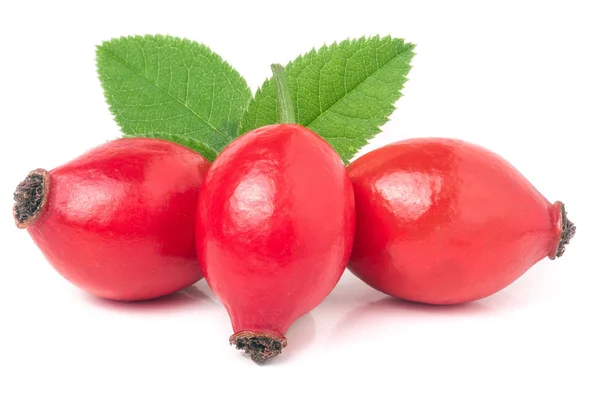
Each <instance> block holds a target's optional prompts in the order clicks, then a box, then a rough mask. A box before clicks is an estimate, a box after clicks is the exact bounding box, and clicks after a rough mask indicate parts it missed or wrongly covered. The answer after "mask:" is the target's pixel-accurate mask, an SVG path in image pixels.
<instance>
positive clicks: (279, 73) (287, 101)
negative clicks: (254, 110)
mask: <svg viewBox="0 0 600 400" xmlns="http://www.w3.org/2000/svg"><path fill="white" fill-rule="evenodd" d="M271 71H273V78H274V80H275V87H276V88H277V105H278V109H279V122H280V123H282V124H295V123H296V117H295V116H294V104H293V103H292V95H291V93H290V88H289V86H288V83H287V77H286V76H285V70H284V68H283V66H282V65H281V64H272V65H271Z"/></svg>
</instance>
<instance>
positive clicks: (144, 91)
mask: <svg viewBox="0 0 600 400" xmlns="http://www.w3.org/2000/svg"><path fill="white" fill-rule="evenodd" d="M96 61H97V66H98V75H99V77H100V81H101V83H102V87H103V88H104V94H105V96H106V100H107V102H108V104H109V106H110V110H111V112H112V113H113V114H114V116H115V120H116V121H117V123H118V124H119V125H120V127H121V130H122V132H123V133H124V135H125V136H140V137H155V138H162V139H166V140H171V141H174V142H178V143H180V144H183V145H185V146H188V147H191V148H192V149H194V150H196V151H198V152H200V153H201V154H202V155H204V156H205V157H207V158H208V159H210V160H213V159H214V158H215V157H216V155H217V154H218V153H219V152H220V151H221V150H222V149H223V147H225V145H227V144H228V143H229V142H231V141H232V140H233V139H235V138H236V137H237V136H238V129H239V124H240V120H241V117H242V115H243V113H244V110H245V109H246V107H247V106H248V102H249V101H250V99H251V98H252V93H251V91H250V89H249V88H248V85H247V84H246V81H245V80H244V79H243V78H242V77H241V76H240V74H239V73H238V72H237V71H235V70H234V69H233V68H232V67H231V66H230V65H229V64H227V63H226V62H225V61H223V59H222V58H221V57H219V56H218V55H217V54H215V53H213V52H212V51H211V50H210V49H209V48H208V47H206V46H204V45H202V44H199V43H196V42H193V41H190V40H187V39H178V38H175V37H170V36H160V35H157V36H144V37H141V36H135V37H123V38H119V39H113V40H110V41H107V42H104V43H102V45H101V46H98V48H97V51H96Z"/></svg>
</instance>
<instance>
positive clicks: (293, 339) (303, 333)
mask: <svg viewBox="0 0 600 400" xmlns="http://www.w3.org/2000/svg"><path fill="white" fill-rule="evenodd" d="M315 336H316V327H315V320H314V318H313V316H312V315H311V313H308V314H306V315H304V316H302V317H300V318H298V320H297V321H296V322H294V323H293V324H292V326H291V327H290V329H289V330H288V332H287V334H286V335H285V337H286V338H287V341H288V345H287V346H286V347H285V348H284V349H283V352H282V353H281V354H280V355H278V356H277V357H275V358H273V359H272V360H270V361H269V362H268V363H266V364H265V365H266V366H268V365H276V364H284V363H286V362H288V361H293V359H294V358H295V357H296V356H298V355H299V354H301V353H303V352H304V351H306V350H307V349H309V348H310V344H311V343H312V342H313V341H314V340H315Z"/></svg>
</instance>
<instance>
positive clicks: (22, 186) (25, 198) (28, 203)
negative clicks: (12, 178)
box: [13, 169, 50, 229]
mask: <svg viewBox="0 0 600 400" xmlns="http://www.w3.org/2000/svg"><path fill="white" fill-rule="evenodd" d="M49 183H50V175H49V174H48V171H46V170H44V169H36V170H33V171H31V172H30V173H29V175H27V177H26V178H25V179H24V180H23V182H21V183H19V185H18V186H17V189H16V190H15V193H14V196H13V198H14V200H15V205H14V207H13V216H14V218H15V224H16V225H17V227H18V228H21V229H23V228H26V227H27V226H29V225H30V224H31V223H32V222H33V221H35V219H36V218H37V217H38V216H39V215H40V213H41V211H42V210H43V209H44V206H45V205H46V199H47V197H48V188H49Z"/></svg>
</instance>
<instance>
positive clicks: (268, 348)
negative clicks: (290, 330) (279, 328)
mask: <svg viewBox="0 0 600 400" xmlns="http://www.w3.org/2000/svg"><path fill="white" fill-rule="evenodd" d="M229 343H230V344H232V345H233V346H235V348H236V349H238V350H244V352H245V353H246V354H248V355H249V356H250V358H251V359H252V361H254V362H255V363H257V364H264V363H265V362H266V361H267V360H269V359H271V358H273V357H275V356H276V355H278V354H281V351H282V350H283V348H284V347H285V346H286V345H287V340H286V339H285V338H284V337H279V336H275V335H270V334H268V333H255V332H247V331H245V332H239V333H236V334H235V335H233V336H231V338H229Z"/></svg>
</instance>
